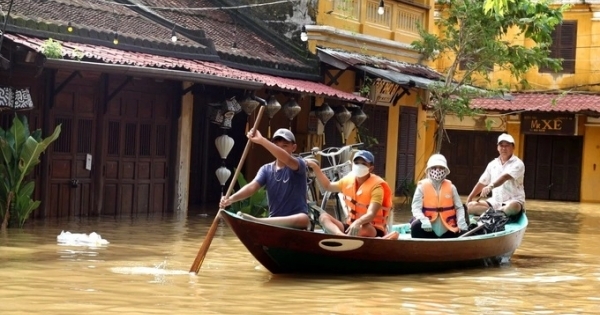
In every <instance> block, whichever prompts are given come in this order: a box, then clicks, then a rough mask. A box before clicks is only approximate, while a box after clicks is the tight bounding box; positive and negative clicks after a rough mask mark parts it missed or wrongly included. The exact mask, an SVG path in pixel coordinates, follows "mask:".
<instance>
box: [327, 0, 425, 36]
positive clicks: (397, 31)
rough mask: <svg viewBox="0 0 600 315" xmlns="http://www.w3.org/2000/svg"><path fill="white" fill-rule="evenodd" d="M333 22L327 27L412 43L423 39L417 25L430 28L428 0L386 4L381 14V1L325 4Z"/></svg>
mask: <svg viewBox="0 0 600 315" xmlns="http://www.w3.org/2000/svg"><path fill="white" fill-rule="evenodd" d="M323 2H324V3H325V4H324V6H325V8H324V9H325V12H328V13H329V15H330V16H332V17H333V20H331V19H324V20H323V22H324V23H325V24H329V25H332V26H335V27H336V28H339V29H343V30H346V31H351V32H357V33H361V34H365V35H371V36H376V37H380V38H385V39H390V40H394V41H399V42H404V43H408V44H409V43H411V42H412V41H413V40H415V39H418V38H419V34H418V29H417V24H421V25H424V26H425V27H427V25H428V23H429V20H428V19H429V11H430V10H431V9H430V8H429V7H428V6H427V4H428V3H429V1H427V0H400V1H391V0H386V1H384V8H385V10H384V13H383V14H382V15H379V14H378V12H377V11H378V9H379V0H332V1H323Z"/></svg>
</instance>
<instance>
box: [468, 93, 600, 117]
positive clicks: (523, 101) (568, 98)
mask: <svg viewBox="0 0 600 315" xmlns="http://www.w3.org/2000/svg"><path fill="white" fill-rule="evenodd" d="M511 96H512V97H510V98H507V99H501V98H478V99H474V100H472V102H471V106H472V107H473V108H479V109H484V110H488V111H501V112H515V111H540V112H570V113H579V112H594V113H600V95H598V94H570V93H518V92H517V93H511Z"/></svg>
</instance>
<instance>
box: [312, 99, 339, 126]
mask: <svg viewBox="0 0 600 315" xmlns="http://www.w3.org/2000/svg"><path fill="white" fill-rule="evenodd" d="M315 112H316V114H317V118H319V120H320V121H321V122H322V123H323V125H325V124H326V123H327V122H328V121H329V119H331V117H333V115H335V112H334V111H333V109H331V107H329V105H327V103H323V105H321V106H319V107H317V110H316V111H315Z"/></svg>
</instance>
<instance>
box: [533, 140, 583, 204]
mask: <svg viewBox="0 0 600 315" xmlns="http://www.w3.org/2000/svg"><path fill="white" fill-rule="evenodd" d="M582 150H583V138H582V137H565V136H538V135H528V136H526V139H525V158H524V163H525V194H526V196H527V198H531V199H540V200H560V201H579V194H580V189H581V187H580V185H581V154H582Z"/></svg>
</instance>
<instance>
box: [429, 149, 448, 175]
mask: <svg viewBox="0 0 600 315" xmlns="http://www.w3.org/2000/svg"><path fill="white" fill-rule="evenodd" d="M434 166H441V167H443V168H445V169H446V175H448V174H450V169H449V168H448V162H446V157H444V156H443V155H441V154H434V155H432V156H430V157H429V160H428V161H427V171H428V170H429V169H430V168H432V167H434Z"/></svg>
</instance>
